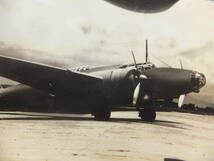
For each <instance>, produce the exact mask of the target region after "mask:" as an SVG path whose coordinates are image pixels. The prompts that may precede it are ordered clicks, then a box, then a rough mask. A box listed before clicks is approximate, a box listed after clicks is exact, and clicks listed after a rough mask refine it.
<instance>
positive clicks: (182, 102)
mask: <svg viewBox="0 0 214 161" xmlns="http://www.w3.org/2000/svg"><path fill="white" fill-rule="evenodd" d="M185 96H186V95H185V94H182V95H180V97H179V100H178V107H179V108H181V107H182V106H183V104H184V99H185Z"/></svg>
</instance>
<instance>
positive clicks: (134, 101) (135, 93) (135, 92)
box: [132, 83, 141, 105]
mask: <svg viewBox="0 0 214 161" xmlns="http://www.w3.org/2000/svg"><path fill="white" fill-rule="evenodd" d="M140 86H141V84H140V83H138V85H137V87H136V88H135V90H134V95H133V102H132V103H133V105H136V104H137V100H138V97H139V95H140Z"/></svg>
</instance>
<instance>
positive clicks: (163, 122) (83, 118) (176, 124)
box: [0, 112, 186, 129]
mask: <svg viewBox="0 0 214 161" xmlns="http://www.w3.org/2000/svg"><path fill="white" fill-rule="evenodd" d="M0 115H10V116H9V117H2V118H1V117H0V121H1V120H32V121H33V120H44V121H45V120H73V121H96V120H94V118H93V117H88V116H87V117H86V116H54V115H51V114H27V113H21V112H18V113H16V112H8V113H7V112H3V113H0ZM11 115H14V116H19V117H11ZM61 115H63V114H61ZM108 122H110V123H126V124H131V123H141V124H151V125H156V126H165V127H171V128H179V129H186V128H183V127H181V125H183V123H181V122H175V121H166V120H155V121H154V122H145V121H142V120H141V119H139V118H111V119H110V120H109V121H108Z"/></svg>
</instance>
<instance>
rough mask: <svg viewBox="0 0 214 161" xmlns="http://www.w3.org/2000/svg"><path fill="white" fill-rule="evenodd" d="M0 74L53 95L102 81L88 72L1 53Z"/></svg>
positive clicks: (68, 92)
mask: <svg viewBox="0 0 214 161" xmlns="http://www.w3.org/2000/svg"><path fill="white" fill-rule="evenodd" d="M0 76H3V77H5V78H8V79H11V80H14V81H17V82H20V83H22V84H26V85H29V86H31V87H33V88H36V89H40V90H43V91H46V92H48V93H51V94H54V95H67V94H72V93H73V94H78V93H83V92H87V91H88V90H89V89H90V88H93V87H94V86H96V85H98V84H99V83H101V82H102V78H99V77H95V76H91V75H88V74H84V73H77V72H71V71H69V70H67V69H63V68H58V67H53V66H50V65H44V64H39V63H33V62H29V61H25V60H21V59H16V58H11V57H6V56H1V55H0Z"/></svg>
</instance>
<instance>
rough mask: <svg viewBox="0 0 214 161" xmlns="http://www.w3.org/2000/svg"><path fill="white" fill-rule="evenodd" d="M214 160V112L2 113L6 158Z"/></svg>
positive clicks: (1, 150) (1, 151)
mask: <svg viewBox="0 0 214 161" xmlns="http://www.w3.org/2000/svg"><path fill="white" fill-rule="evenodd" d="M73 160H78V161H89V160H90V161H96V160H97V161H114V160H121V161H179V160H185V161H213V160H214V116H208V115H196V114H187V113H178V112H158V113H157V120H156V121H155V122H154V123H146V122H142V121H140V119H139V118H137V112H130V111H129V112H113V113H112V119H111V121H108V122H102V121H94V120H93V118H92V117H91V116H90V115H84V116H79V115H71V114H49V113H48V114H47V113H26V112H25V113H24V112H3V111H2V112H0V161H73Z"/></svg>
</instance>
